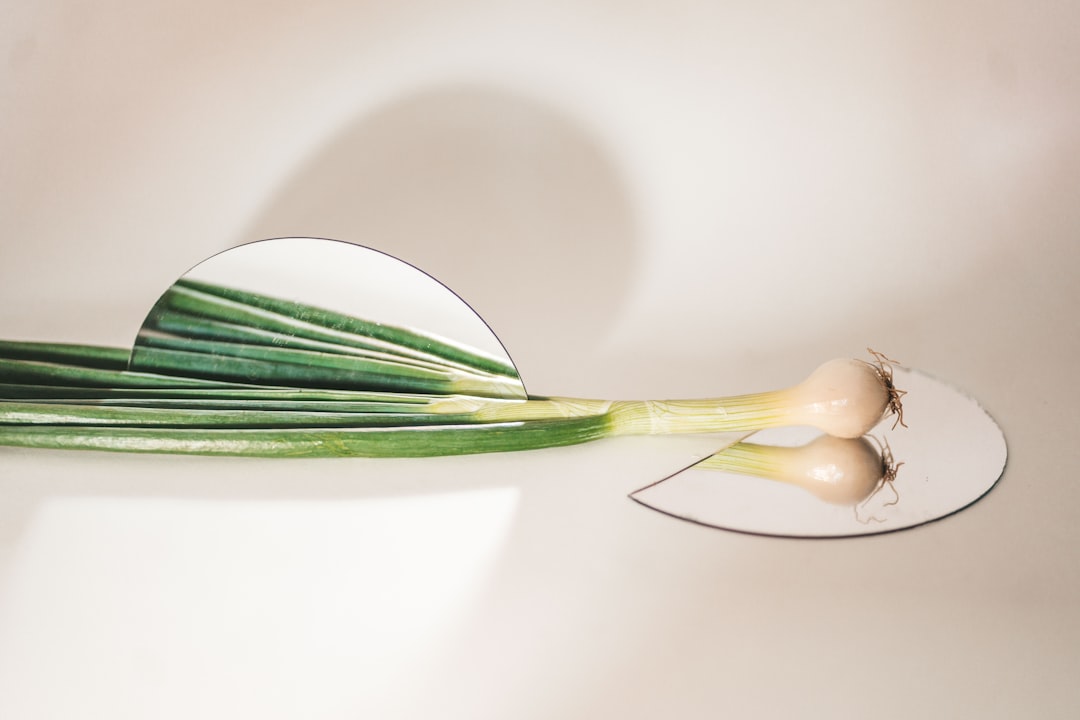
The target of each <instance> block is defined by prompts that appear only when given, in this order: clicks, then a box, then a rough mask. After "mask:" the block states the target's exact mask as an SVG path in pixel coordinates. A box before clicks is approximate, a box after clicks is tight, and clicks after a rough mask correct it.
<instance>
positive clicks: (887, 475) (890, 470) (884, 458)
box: [854, 351, 906, 525]
mask: <svg viewBox="0 0 1080 720" xmlns="http://www.w3.org/2000/svg"><path fill="white" fill-rule="evenodd" d="M871 352H873V351H871ZM905 427H906V426H905ZM867 437H869V438H871V439H872V440H873V441H874V442H875V443H877V446H878V451H879V453H880V454H881V479H880V480H878V483H877V486H876V487H875V488H874V489H873V491H872V492H871V493H870V494H869V495H868V496H867V497H866V499H865V500H863V501H862V502H861V503H858V504H857V505H855V506H854V512H855V520H856V521H858V522H859V523H862V524H863V525H869V524H870V523H871V522H879V523H882V522H885V518H879V517H876V516H874V515H873V513H872V512H871V514H869V515H867V516H866V517H865V518H864V517H862V516H861V515H860V512H865V511H866V510H867V506H869V505H870V502H871V501H872V500H873V499H874V498H876V497H877V496H878V494H879V493H881V492H883V491H884V490H885V488H886V487H887V488H888V489H889V492H891V493H892V495H893V499H892V500H890V501H889V502H886V503H882V504H881V507H882V508H887V507H892V506H893V505H896V504H898V503H899V502H900V492H899V491H898V490H897V489H896V484H895V482H896V475H897V473H898V472H899V471H900V468H901V467H902V466H903V464H904V463H903V462H896V461H895V459H894V458H893V452H892V448H891V447H889V441H888V440H885V439H880V440H879V439H878V438H877V437H875V436H873V435H868V436H867Z"/></svg>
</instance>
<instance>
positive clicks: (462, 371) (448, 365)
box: [130, 238, 526, 398]
mask: <svg viewBox="0 0 1080 720" xmlns="http://www.w3.org/2000/svg"><path fill="white" fill-rule="evenodd" d="M130 368H131V369H132V370H133V371H140V372H148V373H161V374H175V375H180V376H183V377H198V378H205V379H213V380H222V381H239V382H248V383H256V384H260V385H280V386H288V387H322V388H326V389H339V390H353V389H363V390H383V389H385V390H394V389H400V388H401V387H404V386H405V383H404V381H400V380H401V376H402V375H403V374H404V373H405V371H406V370H408V371H411V372H412V373H413V374H412V375H410V376H409V380H410V382H412V383H413V385H415V383H417V382H419V380H418V378H420V377H422V376H423V372H422V371H423V370H424V369H427V370H428V371H429V372H428V373H427V374H428V375H429V376H430V384H429V386H427V387H430V388H431V389H433V390H438V391H446V389H447V388H449V389H452V390H456V391H462V392H480V393H481V394H483V395H485V396H491V397H506V398H524V397H525V396H526V392H525V387H524V385H523V384H522V382H521V379H520V377H519V376H518V374H517V370H516V368H515V367H514V364H513V362H512V361H511V359H510V356H509V355H508V354H507V353H506V350H505V348H504V347H503V346H502V344H501V343H500V342H499V339H498V338H497V337H496V336H495V334H494V333H493V332H492V331H491V329H490V328H489V327H488V326H487V324H485V323H484V321H483V320H482V319H481V318H480V316H479V315H478V314H477V313H476V312H475V311H474V310H473V309H472V308H471V307H469V306H468V304H466V303H465V301H464V300H462V299H461V298H460V297H458V296H457V295H455V294H454V293H453V292H452V291H451V290H449V289H448V288H447V287H446V286H445V285H443V284H441V283H440V282H438V281H437V280H435V279H434V278H432V277H431V276H430V275H427V274H426V273H424V272H422V271H421V270H419V269H417V268H416V267H414V266H412V265H409V264H408V263H405V262H403V261H401V260H399V259H397V258H394V257H392V256H390V255H386V254H385V253H382V252H379V251H377V250H372V249H371V248H367V247H363V246H359V245H354V244H351V243H345V242H340V241H336V240H324V239H318V238H278V239H273V240H262V241H258V242H253V243H249V244H246V245H241V246H238V247H235V248H232V249H230V250H226V251H224V252H222V253H219V254H217V255H214V256H213V257H211V258H209V259H207V260H205V261H203V262H201V263H199V264H198V265H196V266H195V267H194V268H192V269H191V270H189V271H188V272H187V273H185V274H184V275H183V277H181V278H180V279H179V280H177V281H176V283H174V284H173V285H172V287H170V288H169V289H168V290H167V291H166V292H165V293H164V294H163V295H162V296H161V298H160V299H159V300H158V302H157V303H156V304H155V305H154V307H153V309H152V310H151V311H150V313H149V314H148V315H147V318H146V320H145V322H144V323H143V325H142V327H141V328H140V330H139V333H138V336H137V337H136V339H135V344H134V348H133V351H132V355H131V361H130ZM402 368H404V370H403V369H402ZM470 373H471V374H474V375H477V376H479V377H478V378H477V379H476V382H474V383H472V384H470V382H469V379H470ZM395 378H397V380H395ZM444 378H454V379H453V380H452V381H450V380H447V381H444ZM399 381H400V382H399ZM410 386H412V385H410ZM419 386H420V387H425V386H424V385H423V383H422V382H420V385H419Z"/></svg>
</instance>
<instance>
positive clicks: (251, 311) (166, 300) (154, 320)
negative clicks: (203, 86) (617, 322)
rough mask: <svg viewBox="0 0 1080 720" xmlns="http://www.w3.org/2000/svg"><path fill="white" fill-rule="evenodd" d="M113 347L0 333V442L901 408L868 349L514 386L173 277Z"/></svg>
mask: <svg viewBox="0 0 1080 720" xmlns="http://www.w3.org/2000/svg"><path fill="white" fill-rule="evenodd" d="M127 357H128V353H126V352H125V351H121V350H117V349H110V348H95V347H89V346H77V345H61V344H50V343H0V444H7V445H21V446H33V447H53V448H93V449H103V450H118V451H137V452H176V453H208V454H230V455H235V454H240V455H269V456H277V455H289V456H294V455H309V456H322V455H362V456H375V457H395V456H396V457H414V456H425V455H453V454H464V453H480V452H495V451H508V450H524V449H529V448H539V447H552V446H559V445H568V444H574V443H579V442H585V441H589V440H595V439H597V438H601V437H610V436H616V435H642V434H668V433H714V432H728V431H743V432H749V431H753V430H758V429H762V428H767V427H775V426H778V425H787V424H809V425H814V426H815V427H818V428H820V429H822V430H824V431H825V432H827V433H830V434H832V435H837V436H842V437H858V436H860V435H862V434H864V433H865V432H867V431H869V429H870V428H872V427H873V426H874V425H875V424H876V423H877V422H878V421H879V420H880V418H881V417H882V415H883V414H884V413H885V412H886V411H888V410H892V411H894V412H896V413H897V414H898V418H897V419H898V421H900V420H901V419H902V416H900V415H899V413H900V410H901V408H900V403H899V398H900V395H901V393H900V392H899V391H897V390H896V389H895V388H894V387H893V384H892V373H891V361H889V360H888V358H885V357H884V356H881V355H877V354H875V355H874V357H875V360H876V362H875V363H870V362H863V361H859V360H838V361H832V362H830V363H826V364H825V365H823V366H822V367H821V368H819V369H818V370H817V371H815V373H814V374H813V375H811V376H810V377H809V378H808V379H807V380H806V381H804V382H803V383H801V384H799V385H797V386H795V387H793V388H790V389H787V390H782V391H777V392H771V393H758V394H753V395H742V396H737V397H733V398H726V399H713V400H674V401H638V400H629V401H607V400H585V399H571V398H541V397H529V396H527V395H526V394H525V391H524V386H523V385H522V384H521V381H520V379H519V378H518V376H517V372H516V370H515V369H514V367H513V365H512V364H510V363H508V362H506V361H503V360H501V359H499V358H493V357H490V356H487V355H485V354H484V353H481V352H478V351H475V350H473V349H471V348H467V347H465V346H462V345H459V344H456V343H453V342H450V341H447V340H445V339H442V338H436V337H433V336H429V335H425V334H423V333H420V332H417V331H415V330H410V329H407V328H400V327H393V326H386V325H380V324H378V323H372V322H369V321H366V320H361V319H358V318H352V317H349V316H344V315H340V314H337V313H333V312H331V311H328V310H324V309H321V308H315V307H312V306H308V305H301V304H299V303H293V302H288V301H284V300H279V299H276V298H270V297H267V296H264V295H257V294H254V293H249V292H246V291H240V290H235V289H231V288H222V287H217V286H213V285H208V284H206V283H194V282H190V281H180V282H178V283H177V284H176V285H175V286H174V287H173V288H171V289H170V290H169V291H168V292H167V293H166V294H165V295H164V296H163V297H162V298H161V300H159V302H158V303H157V304H156V305H155V308H154V310H153V311H152V312H151V315H150V319H149V320H148V321H147V324H146V325H145V326H144V328H143V330H142V331H141V332H140V334H139V338H138V340H137V342H136V347H135V349H134V351H133V352H132V353H130V361H129V362H126V364H127V369H124V367H123V366H124V364H125V361H126V359H127Z"/></svg>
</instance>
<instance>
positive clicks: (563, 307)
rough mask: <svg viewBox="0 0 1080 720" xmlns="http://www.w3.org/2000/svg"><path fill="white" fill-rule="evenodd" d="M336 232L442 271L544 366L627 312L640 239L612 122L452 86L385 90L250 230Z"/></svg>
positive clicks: (258, 233)
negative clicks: (588, 122) (598, 132)
mask: <svg viewBox="0 0 1080 720" xmlns="http://www.w3.org/2000/svg"><path fill="white" fill-rule="evenodd" d="M290 235H300V236H316V237H330V238H336V239H340V240H347V241H351V242H356V243H360V244H363V245H367V246H369V247H372V248H376V249H378V250H381V251H383V252H386V253H389V254H391V255H394V256H396V257H398V258H400V259H402V260H405V261H407V262H409V263H412V264H413V265H415V266H417V267H419V268H420V269H422V270H424V271H425V272H427V273H430V274H431V275H433V276H434V277H436V278H437V279H438V280H440V281H441V282H443V283H444V284H446V285H447V286H448V287H449V288H451V289H452V290H453V291H454V292H456V293H457V294H458V295H460V296H461V297H462V298H463V299H464V300H465V301H466V302H468V303H469V304H470V305H471V306H472V307H473V308H474V309H475V310H476V311H477V312H478V313H479V314H480V315H481V316H482V317H483V318H484V320H485V321H487V323H488V324H489V325H490V326H491V327H492V329H493V330H494V331H495V333H496V334H497V335H498V336H499V338H500V339H501V340H502V342H503V344H504V345H505V346H506V348H507V350H508V351H509V353H510V355H511V357H512V358H513V359H514V362H515V363H517V364H518V368H519V369H520V370H521V372H522V376H523V378H524V379H525V382H526V385H528V384H529V377H530V373H529V370H528V368H529V366H534V367H543V366H545V365H549V364H554V365H555V366H558V365H559V364H560V363H562V364H563V365H564V366H565V365H567V364H569V363H572V362H573V359H572V354H571V353H569V352H567V350H566V349H567V348H569V347H572V346H575V345H581V344H584V343H589V342H595V341H596V339H597V338H598V337H601V336H602V335H603V334H604V333H605V332H606V331H607V329H608V328H609V327H610V326H611V325H612V323H613V320H614V316H615V314H616V313H617V312H618V311H619V310H620V308H621V306H622V304H623V302H624V300H625V298H626V294H627V292H628V290H629V286H630V283H631V281H632V277H633V273H634V269H635V263H636V259H637V256H638V254H639V243H638V241H637V238H636V232H635V222H634V218H633V207H632V203H631V201H630V199H629V196H628V193H627V191H626V189H625V185H624V183H623V180H622V177H621V172H620V170H619V169H618V168H617V167H616V165H615V164H614V163H613V162H612V160H611V158H610V157H609V156H608V155H607V153H606V152H605V149H604V148H603V147H602V145H601V143H600V142H599V141H598V139H597V138H596V137H593V136H591V135H590V133H589V132H587V131H586V130H585V129H583V128H582V126H581V125H580V124H578V123H576V122H575V121H574V120H572V119H570V118H568V117H567V116H565V115H563V114H561V113H560V112H558V111H556V110H554V109H552V108H551V107H549V106H546V105H542V104H540V103H539V102H537V101H535V100H532V99H526V98H522V97H519V96H517V95H514V94H511V93H508V92H506V91H503V90H499V89H494V88H484V87H468V86H461V87H441V88H436V89H431V90H428V91H425V92H423V93H420V94H414V95H411V96H408V97H405V98H402V99H400V100H398V101H396V102H395V103H393V104H390V105H386V106H383V107H382V108H380V109H378V110H377V111H376V112H374V113H371V114H368V115H365V116H364V117H361V118H360V119H358V120H357V121H356V122H355V123H353V124H352V125H350V126H348V127H346V128H345V129H344V130H343V131H342V132H341V133H339V134H338V135H337V136H336V137H334V138H332V139H330V140H329V141H328V142H327V143H325V145H323V146H322V148H321V149H320V151H319V152H318V153H317V154H315V155H314V156H313V157H311V158H310V159H309V160H308V161H307V162H306V163H305V164H304V165H303V166H301V167H299V168H298V169H297V171H296V172H295V173H294V174H293V175H292V176H291V177H290V178H288V180H287V181H286V182H284V183H283V184H282V186H281V187H280V189H279V191H278V192H277V193H276V195H275V196H273V197H272V198H270V200H269V202H268V203H267V204H266V206H265V210H264V212H263V213H262V215H261V216H260V217H258V218H256V220H255V221H254V222H253V223H252V225H251V227H250V229H249V230H248V232H247V235H246V238H244V239H247V240H250V239H254V238H262V237H280V236H290Z"/></svg>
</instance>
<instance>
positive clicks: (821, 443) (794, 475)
mask: <svg viewBox="0 0 1080 720" xmlns="http://www.w3.org/2000/svg"><path fill="white" fill-rule="evenodd" d="M888 455H889V453H888V452H886V453H885V457H884V458H883V457H882V453H881V452H879V450H878V448H877V447H875V446H874V444H873V443H871V442H870V441H869V440H867V439H866V438H865V437H861V438H853V439H849V438H838V437H832V436H831V435H821V436H820V437H818V438H816V439H814V440H812V441H810V442H809V443H807V444H806V445H803V446H802V447H780V446H775V445H759V444H756V443H735V444H734V445H732V446H731V447H729V448H727V449H726V450H724V451H723V452H719V453H717V454H715V455H713V456H711V457H708V458H706V459H705V460H703V461H702V462H701V463H699V464H698V465H697V467H699V468H709V469H715V470H726V471H728V472H735V473H740V474H743V475H755V476H758V477H763V478H768V479H770V480H778V481H780V482H786V483H789V484H791V485H795V486H797V487H800V488H802V489H804V490H806V491H808V492H811V493H813V494H814V495H816V496H817V497H819V498H820V499H822V500H824V501H825V502H829V503H833V504H835V505H856V504H858V503H860V502H862V501H863V500H865V499H867V498H868V497H870V496H871V495H872V494H873V493H874V491H875V490H877V489H878V488H879V487H880V486H881V485H882V483H883V482H889V481H891V480H892V478H893V476H894V475H895V469H894V468H893V467H892V464H891V459H890V458H889V457H888Z"/></svg>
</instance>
